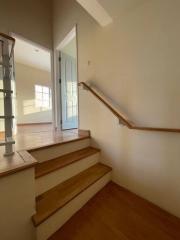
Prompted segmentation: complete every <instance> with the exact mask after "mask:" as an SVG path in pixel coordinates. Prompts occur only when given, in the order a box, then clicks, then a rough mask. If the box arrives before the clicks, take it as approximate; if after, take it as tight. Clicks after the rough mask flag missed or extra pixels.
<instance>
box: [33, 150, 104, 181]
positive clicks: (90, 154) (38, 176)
mask: <svg viewBox="0 0 180 240" xmlns="http://www.w3.org/2000/svg"><path fill="white" fill-rule="evenodd" d="M87 148H88V147H87ZM83 149H86V148H83ZM93 149H95V150H96V152H93V153H89V154H87V155H86V156H81V157H80V156H79V157H78V158H77V159H75V160H74V161H72V162H70V163H67V164H65V165H64V166H59V167H57V168H54V169H53V170H49V171H47V172H45V173H42V174H39V175H35V179H38V178H41V177H44V176H46V175H48V174H50V173H52V172H55V171H58V170H59V169H62V168H64V167H67V166H69V165H71V164H73V163H76V162H78V161H81V160H82V159H85V158H87V157H90V156H93V155H95V154H97V153H100V152H101V150H100V149H98V148H93ZM77 151H80V150H77ZM77 151H74V152H77ZM74 152H72V153H74ZM68 154H69V153H68ZM68 154H64V155H62V156H60V157H63V156H66V155H68ZM60 157H59V158H60ZM55 159H57V158H54V159H50V160H48V161H53V160H55ZM48 161H45V162H48ZM43 163H44V162H42V163H37V165H38V164H43Z"/></svg>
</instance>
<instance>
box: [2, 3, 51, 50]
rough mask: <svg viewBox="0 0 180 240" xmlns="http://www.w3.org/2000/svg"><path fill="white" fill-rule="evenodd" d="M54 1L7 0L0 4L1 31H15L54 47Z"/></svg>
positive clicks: (39, 42)
mask: <svg viewBox="0 0 180 240" xmlns="http://www.w3.org/2000/svg"><path fill="white" fill-rule="evenodd" d="M51 6H52V2H51V1H50V0H38V1H36V0H16V1H13V0H6V1H1V6H0V32H4V33H7V34H8V33H9V32H14V33H16V34H19V35H21V36H23V37H25V38H27V39H29V40H31V41H33V42H35V43H38V44H40V45H42V46H44V47H47V48H52V15H51V13H52V11H51V9H52V7H51Z"/></svg>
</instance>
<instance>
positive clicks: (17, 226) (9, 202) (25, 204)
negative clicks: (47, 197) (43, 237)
mask: <svg viewBox="0 0 180 240" xmlns="http://www.w3.org/2000/svg"><path fill="white" fill-rule="evenodd" d="M0 191H1V193H2V194H1V200H0V202H1V204H0V212H1V218H0V236H1V239H3V240H11V239H12V240H35V239H36V236H35V228H34V226H33V223H32V220H31V216H32V215H33V214H34V213H35V176H34V168H30V169H26V170H24V171H21V172H18V173H15V174H12V175H8V176H6V177H2V178H1V181H0Z"/></svg>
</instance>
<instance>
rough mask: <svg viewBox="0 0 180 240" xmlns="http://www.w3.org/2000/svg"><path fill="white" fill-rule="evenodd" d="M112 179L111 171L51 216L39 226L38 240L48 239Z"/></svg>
mask: <svg viewBox="0 0 180 240" xmlns="http://www.w3.org/2000/svg"><path fill="white" fill-rule="evenodd" d="M110 180H111V172H110V173H107V174H106V175H104V176H103V177H102V178H101V179H99V180H98V181H97V182H95V183H94V184H93V185H91V186H90V187H88V188H87V189H86V190H84V191H83V192H82V193H80V194H79V195H78V196H77V197H75V198H74V199H73V200H71V201H70V202H69V203H68V204H66V205H65V206H64V207H63V208H61V209H60V210H59V211H57V212H56V213H55V214H53V215H52V216H51V217H49V218H48V219H47V220H46V221H45V222H43V223H41V224H40V225H39V226H38V227H37V240H47V239H48V238H49V237H50V236H51V235H52V234H53V233H55V232H56V231H57V230H58V229H59V228H60V227H61V226H62V225H63V224H64V223H65V222H67V221H68V220H69V219H70V218H71V217H72V216H73V215H74V214H75V213H76V212H77V211H78V210H79V209H80V208H82V207H83V206H84V204H86V203H87V202H88V200H90V199H91V198H92V197H93V196H94V195H95V194H96V193H97V192H99V191H100V190H101V189H102V188H103V187H104V186H105V185H106V184H107V183H108V182H109V181H110Z"/></svg>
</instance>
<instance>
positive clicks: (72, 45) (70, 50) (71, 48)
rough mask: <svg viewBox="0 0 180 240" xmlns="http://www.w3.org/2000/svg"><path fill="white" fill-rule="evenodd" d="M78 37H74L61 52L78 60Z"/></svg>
mask: <svg viewBox="0 0 180 240" xmlns="http://www.w3.org/2000/svg"><path fill="white" fill-rule="evenodd" d="M76 48H77V47H76V37H74V38H73V39H72V40H71V41H70V42H69V43H68V44H67V45H66V46H64V48H62V50H61V52H63V53H66V54H67V55H69V56H71V57H73V58H76V57H77V53H76Z"/></svg>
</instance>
